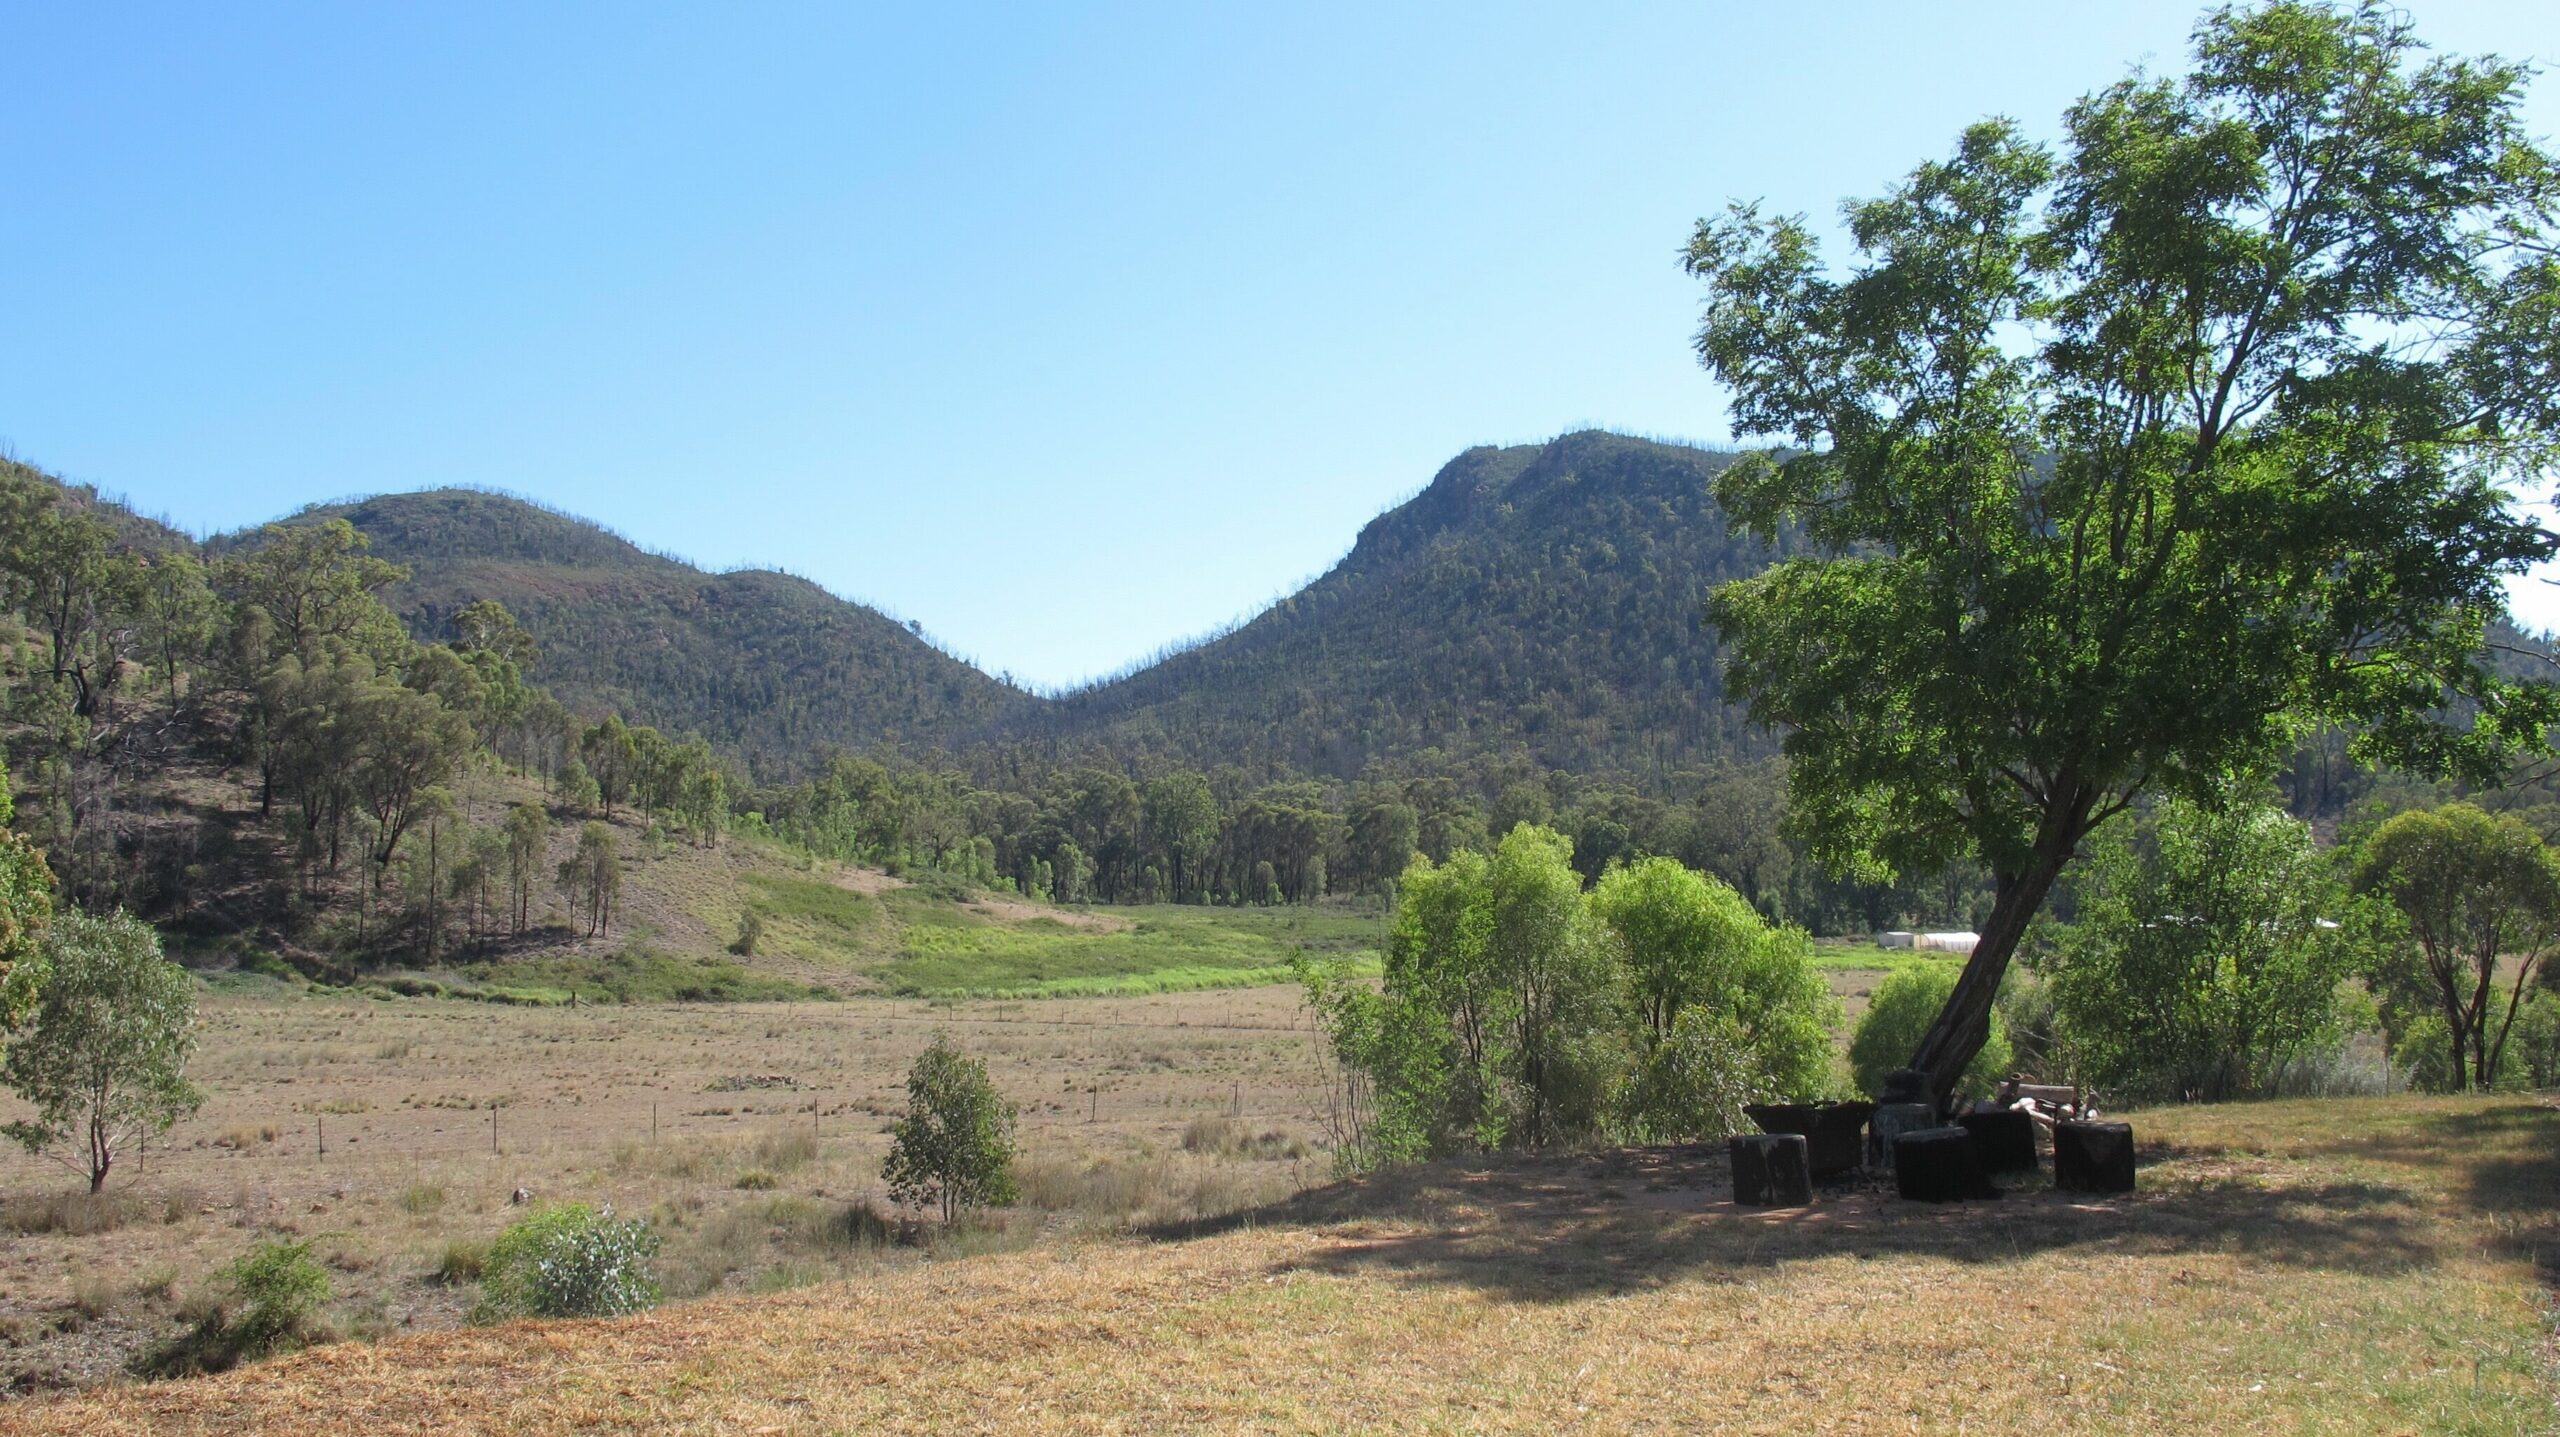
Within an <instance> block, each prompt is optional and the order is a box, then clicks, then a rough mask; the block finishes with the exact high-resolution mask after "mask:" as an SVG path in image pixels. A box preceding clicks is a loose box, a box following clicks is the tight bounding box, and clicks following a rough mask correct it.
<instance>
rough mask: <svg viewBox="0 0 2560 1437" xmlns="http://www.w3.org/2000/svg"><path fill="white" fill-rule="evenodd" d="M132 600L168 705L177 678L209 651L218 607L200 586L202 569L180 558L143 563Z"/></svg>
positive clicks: (154, 557)
mask: <svg viewBox="0 0 2560 1437" xmlns="http://www.w3.org/2000/svg"><path fill="white" fill-rule="evenodd" d="M135 597H136V600H137V602H138V604H139V606H140V610H139V615H138V617H139V619H140V621H141V639H142V642H143V644H144V646H145V651H146V652H147V653H149V654H150V656H151V657H152V658H154V659H156V660H158V663H159V669H160V676H161V681H162V682H163V683H164V684H166V685H167V686H168V695H169V699H170V701H171V702H173V703H174V702H176V701H177V698H178V675H179V674H180V673H181V672H183V671H184V670H186V669H187V668H188V667H189V666H191V665H193V664H195V663H196V662H197V661H199V660H200V659H202V658H203V657H204V655H205V654H206V653H207V651H209V650H210V649H211V648H212V646H213V639H214V634H215V632H216V629H217V627H218V621H219V617H220V614H219V605H218V604H217V603H216V602H215V600H214V597H213V589H212V587H211V586H210V585H209V584H207V582H206V580H205V570H204V565H202V564H200V563H198V562H196V559H195V556H194V555H192V554H187V553H183V552H172V553H167V554H154V555H151V556H150V557H149V558H148V559H147V560H144V561H143V567H142V569H141V573H140V581H139V583H138V585H137V588H136V591H135Z"/></svg>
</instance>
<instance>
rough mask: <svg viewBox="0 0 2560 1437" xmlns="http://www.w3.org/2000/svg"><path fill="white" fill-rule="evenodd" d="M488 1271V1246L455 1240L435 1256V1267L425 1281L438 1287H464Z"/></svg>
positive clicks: (482, 1243)
mask: <svg viewBox="0 0 2560 1437" xmlns="http://www.w3.org/2000/svg"><path fill="white" fill-rule="evenodd" d="M488 1270H489V1245H488V1244H487V1243H485V1242H473V1241H471V1240H469V1239H467V1238H455V1239H454V1240H453V1241H451V1242H448V1243H446V1244H445V1245H444V1251H442V1252H440V1253H438V1254H437V1255H436V1265H435V1267H434V1268H433V1269H432V1270H430V1271H429V1272H428V1274H427V1280H428V1281H429V1282H432V1283H434V1284H436V1285H437V1286H439V1287H466V1286H469V1285H470V1284H472V1283H475V1282H478V1281H479V1280H480V1275H481V1274H482V1273H484V1272H487V1271H488Z"/></svg>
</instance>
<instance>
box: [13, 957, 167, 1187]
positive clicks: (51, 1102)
mask: <svg viewBox="0 0 2560 1437" xmlns="http://www.w3.org/2000/svg"><path fill="white" fill-rule="evenodd" d="M9 982H10V984H11V986H12V987H17V986H19V985H28V986H30V987H31V988H32V990H33V995H34V1008H33V1013H32V1015H31V1016H30V1017H29V1019H28V1021H27V1023H26V1026H25V1029H24V1031H23V1032H22V1033H20V1034H19V1035H18V1037H17V1039H16V1040H15V1041H14V1042H12V1043H11V1044H10V1047H9V1052H8V1055H7V1058H6V1060H5V1061H0V1081H5V1082H6V1083H7V1084H8V1086H9V1088H10V1090H11V1091H13V1092H15V1093H16V1094H17V1095H18V1096H19V1097H21V1098H24V1099H26V1100H27V1102H28V1103H29V1104H30V1105H32V1106H33V1107H34V1108H35V1116H34V1117H32V1118H28V1119H23V1120H21V1121H18V1122H14V1123H10V1124H7V1125H6V1126H0V1133H6V1134H7V1135H8V1136H9V1137H10V1138H12V1139H14V1140H16V1141H17V1142H18V1143H19V1144H21V1145H22V1146H24V1147H25V1148H26V1149H27V1151H29V1152H31V1153H37V1154H43V1155H47V1156H51V1157H53V1158H54V1159H55V1160H56V1161H58V1162H61V1163H63V1164H64V1165H65V1166H67V1167H70V1168H71V1169H73V1170H74V1171H76V1172H82V1173H85V1174H86V1175H87V1176H88V1179H89V1191H91V1192H96V1191H98V1190H99V1189H101V1188H103V1187H105V1186H106V1184H107V1170H108V1169H109V1168H111V1167H113V1166H114V1165H115V1160H116V1158H117V1156H118V1155H119V1154H121V1153H123V1152H124V1150H125V1149H126V1147H127V1146H129V1145H130V1144H132V1143H134V1142H135V1141H137V1140H139V1139H142V1138H147V1137H149V1136H150V1135H151V1134H153V1133H158V1132H165V1131H167V1130H168V1127H169V1125H170V1124H171V1123H174V1122H176V1121H177V1120H178V1119H179V1118H181V1117H184V1116H185V1115H187V1114H188V1113H191V1112H194V1111H195V1110H196V1108H197V1106H198V1105H199V1104H201V1103H202V1102H203V1101H204V1099H203V1095H202V1094H200V1093H199V1092H197V1091H196V1087H195V1085H194V1084H193V1083H190V1082H188V1081H187V1076H186V1072H187V1059H188V1058H189V1057H190V1056H191V1055H192V1054H193V1053H194V1051H195V1044H196V1034H195V980H194V979H192V978H190V977H188V976H187V972H186V970H185V969H183V968H180V967H179V966H178V965H177V964H175V963H172V962H170V961H168V960H167V959H165V958H163V957H161V956H160V935H159V934H158V933H156V932H153V931H152V928H151V925H149V924H147V923H145V922H143V921H142V920H141V919H139V918H135V917H133V916H131V915H130V914H126V913H117V914H114V915H112V916H109V917H104V918H100V917H93V916H91V915H89V914H86V913H64V914H61V915H59V916H57V917H55V918H54V919H53V921H52V922H51V923H49V924H47V925H46V927H45V930H44V943H43V946H42V948H41V950H40V951H39V953H38V955H37V957H36V958H35V959H34V960H33V961H32V962H27V963H22V964H20V965H18V967H17V968H16V969H14V970H13V971H12V972H11V973H10V975H9ZM65 1146H68V1147H69V1149H70V1152H68V1153H63V1152H59V1151H56V1150H57V1149H60V1148H63V1147H65Z"/></svg>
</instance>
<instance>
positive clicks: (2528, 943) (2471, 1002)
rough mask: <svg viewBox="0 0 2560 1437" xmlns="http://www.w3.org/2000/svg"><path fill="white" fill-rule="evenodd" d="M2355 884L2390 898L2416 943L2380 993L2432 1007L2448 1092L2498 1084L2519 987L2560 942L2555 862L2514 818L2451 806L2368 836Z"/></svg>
mask: <svg viewBox="0 0 2560 1437" xmlns="http://www.w3.org/2000/svg"><path fill="white" fill-rule="evenodd" d="M2355 883H2356V887H2357V888H2358V889H2359V890H2361V891H2364V892H2368V893H2379V894H2381V895H2383V896H2384V897H2386V898H2389V899H2390V900H2391V902H2392V904H2393V905H2394V906H2395V907H2397V908H2398V909H2399V910H2400V913H2401V915H2402V916H2403V917H2404V918H2405V919H2406V920H2407V921H2408V925H2409V934H2410V937H2411V938H2412V939H2414V940H2415V944H2416V949H2417V951H2416V953H2415V954H2414V955H2407V954H2406V953H2405V950H2404V956H2403V961H2402V962H2400V963H2397V964H2393V965H2390V966H2389V967H2386V968H2385V969H2384V970H2383V971H2381V972H2379V973H2377V974H2375V978H2376V980H2377V981H2376V986H2377V987H2379V988H2381V989H2382V990H2383V991H2384V993H2385V995H2386V997H2387V998H2389V999H2391V1000H2394V1001H2395V1002H2396V1004H2397V1005H2398V1006H2401V1007H2403V1008H2408V1007H2423V1006H2425V1005H2429V1004H2431V1005H2432V1006H2433V1007H2434V1008H2435V1016H2436V1017H2438V1018H2439V1019H2441V1020H2442V1022H2443V1031H2444V1036H2445V1041H2446V1043H2447V1045H2448V1050H2449V1055H2450V1057H2451V1059H2452V1068H2451V1076H2452V1079H2453V1086H2456V1087H2459V1086H2462V1085H2463V1084H2464V1083H2465V1082H2466V1081H2467V1082H2468V1083H2469V1084H2470V1085H2471V1086H2473V1087H2476V1088H2480V1089H2482V1090H2484V1091H2485V1090H2487V1089H2489V1088H2491V1087H2494V1086H2496V1084H2497V1081H2498V1070H2499V1067H2500V1064H2501V1061H2502V1060H2503V1058H2504V1057H2505V1054H2506V1046H2507V1034H2508V1032H2509V1030H2510V1029H2511V1028H2512V1027H2513V1026H2514V1024H2515V1019H2516V1011H2517V1009H2518V1008H2519V1007H2520V1006H2521V1005H2522V1003H2523V1001H2524V995H2525V990H2526V988H2527V986H2528V985H2529V984H2530V983H2531V982H2532V980H2533V976H2534V974H2535V972H2536V970H2537V969H2539V968H2540V967H2541V966H2542V964H2543V962H2544V961H2545V959H2546V958H2548V956H2549V955H2550V954H2551V952H2552V950H2553V948H2554V946H2555V945H2560V855H2555V854H2553V852H2552V851H2551V848H2550V847H2549V845H2547V844H2545V843H2544V842H2543V841H2542V838H2541V836H2540V835H2539V834H2536V833H2535V832H2534V831H2533V830H2532V829H2531V828H2529V827H2527V826H2526V825H2525V823H2524V821H2523V820H2522V819H2519V818H2517V817H2516V816H2515V815H2513V814H2503V813H2502V814H2490V813H2483V812H2482V811H2480V810H2479V809H2478V808H2475V807H2473V806H2472V805H2470V804H2467V803H2449V804H2446V805H2445V806H2444V807H2442V808H2440V809H2437V810H2435V811H2434V812H2432V813H2428V812H2410V813H2403V814H2400V815H2398V816H2396V817H2394V818H2391V819H2389V820H2388V821H2386V822H2384V823H2383V825H2382V826H2381V827H2380V828H2377V829H2375V830H2374V831H2373V833H2372V835H2371V836H2370V837H2369V838H2367V839H2366V840H2365V845H2364V851H2363V852H2362V853H2361V854H2360V855H2359V856H2358V858H2357V861H2356V874H2355ZM2411 956H2414V959H2415V962H2414V963H2411V962H2410V961H2408V959H2409V957H2411ZM2501 962H2503V963H2504V964H2505V965H2506V969H2507V972H2506V976H2505V985H2506V989H2507V991H2506V992H2505V993H2503V994H2501V993H2499V992H2498V987H2499V983H2500V973H2499V967H2500V964H2501Z"/></svg>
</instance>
